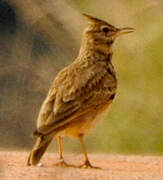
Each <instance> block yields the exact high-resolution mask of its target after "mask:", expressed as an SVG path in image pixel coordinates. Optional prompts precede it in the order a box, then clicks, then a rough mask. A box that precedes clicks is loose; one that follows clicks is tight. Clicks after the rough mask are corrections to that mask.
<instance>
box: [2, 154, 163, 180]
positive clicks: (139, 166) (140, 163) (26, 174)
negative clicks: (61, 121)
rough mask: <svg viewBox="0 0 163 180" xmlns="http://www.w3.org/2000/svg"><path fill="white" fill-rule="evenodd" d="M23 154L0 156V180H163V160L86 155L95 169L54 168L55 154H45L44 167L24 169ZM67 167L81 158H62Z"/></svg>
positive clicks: (150, 157) (147, 157)
mask: <svg viewBox="0 0 163 180" xmlns="http://www.w3.org/2000/svg"><path fill="white" fill-rule="evenodd" d="M27 156H28V154H27V153H26V152H4V151H3V152H0V180H10V179H11V180H17V179H18V180H19V179H21V180H26V179H27V180H28V179H29V180H44V179H45V180H51V179H53V180H142V179H143V180H144V179H145V180H163V157H154V156H120V155H103V154H96V155H89V157H90V160H91V162H92V164H94V165H95V166H100V167H102V169H101V170H98V169H78V168H66V167H56V166H54V164H55V163H56V162H57V157H58V155H57V154H52V153H46V154H45V156H44V158H43V159H42V162H43V163H44V166H43V167H27V166H26V165H25V163H26V160H27ZM65 159H66V161H67V162H69V163H74V164H76V165H77V164H80V163H81V162H82V156H81V155H71V154H65Z"/></svg>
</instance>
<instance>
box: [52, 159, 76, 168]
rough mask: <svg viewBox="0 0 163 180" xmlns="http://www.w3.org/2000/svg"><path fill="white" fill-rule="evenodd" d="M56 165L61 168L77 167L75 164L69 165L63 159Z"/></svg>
mask: <svg viewBox="0 0 163 180" xmlns="http://www.w3.org/2000/svg"><path fill="white" fill-rule="evenodd" d="M54 165H55V166H59V167H75V165H73V164H67V163H66V162H65V161H64V160H63V159H61V160H60V161H59V162H57V163H56V164H54Z"/></svg>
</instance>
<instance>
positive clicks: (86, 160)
mask: <svg viewBox="0 0 163 180" xmlns="http://www.w3.org/2000/svg"><path fill="white" fill-rule="evenodd" d="M79 141H80V143H81V145H82V149H83V153H84V158H85V162H84V164H82V165H80V166H78V167H79V168H96V169H100V168H98V167H94V166H92V165H91V163H90V161H89V159H88V155H87V150H86V146H85V144H84V140H83V134H81V135H79Z"/></svg>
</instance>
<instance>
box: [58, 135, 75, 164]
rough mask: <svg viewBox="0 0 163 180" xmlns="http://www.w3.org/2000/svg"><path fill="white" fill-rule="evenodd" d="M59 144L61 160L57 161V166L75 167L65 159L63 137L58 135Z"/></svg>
mask: <svg viewBox="0 0 163 180" xmlns="http://www.w3.org/2000/svg"><path fill="white" fill-rule="evenodd" d="M57 140H58V146H59V162H58V163H56V164H55V165H56V166H66V167H74V166H73V165H71V164H67V163H66V162H65V161H64V159H63V154H62V137H61V136H58V139H57Z"/></svg>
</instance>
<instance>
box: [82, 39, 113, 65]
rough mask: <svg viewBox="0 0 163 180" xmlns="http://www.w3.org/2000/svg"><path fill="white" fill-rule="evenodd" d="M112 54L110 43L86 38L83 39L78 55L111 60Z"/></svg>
mask: <svg viewBox="0 0 163 180" xmlns="http://www.w3.org/2000/svg"><path fill="white" fill-rule="evenodd" d="M112 54H113V47H112V44H110V45H108V44H106V43H98V42H92V41H89V40H87V39H83V41H82V44H81V48H80V52H79V57H88V56H89V57H90V56H92V58H95V59H99V60H107V61H109V62H110V61H111V59H112Z"/></svg>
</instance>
